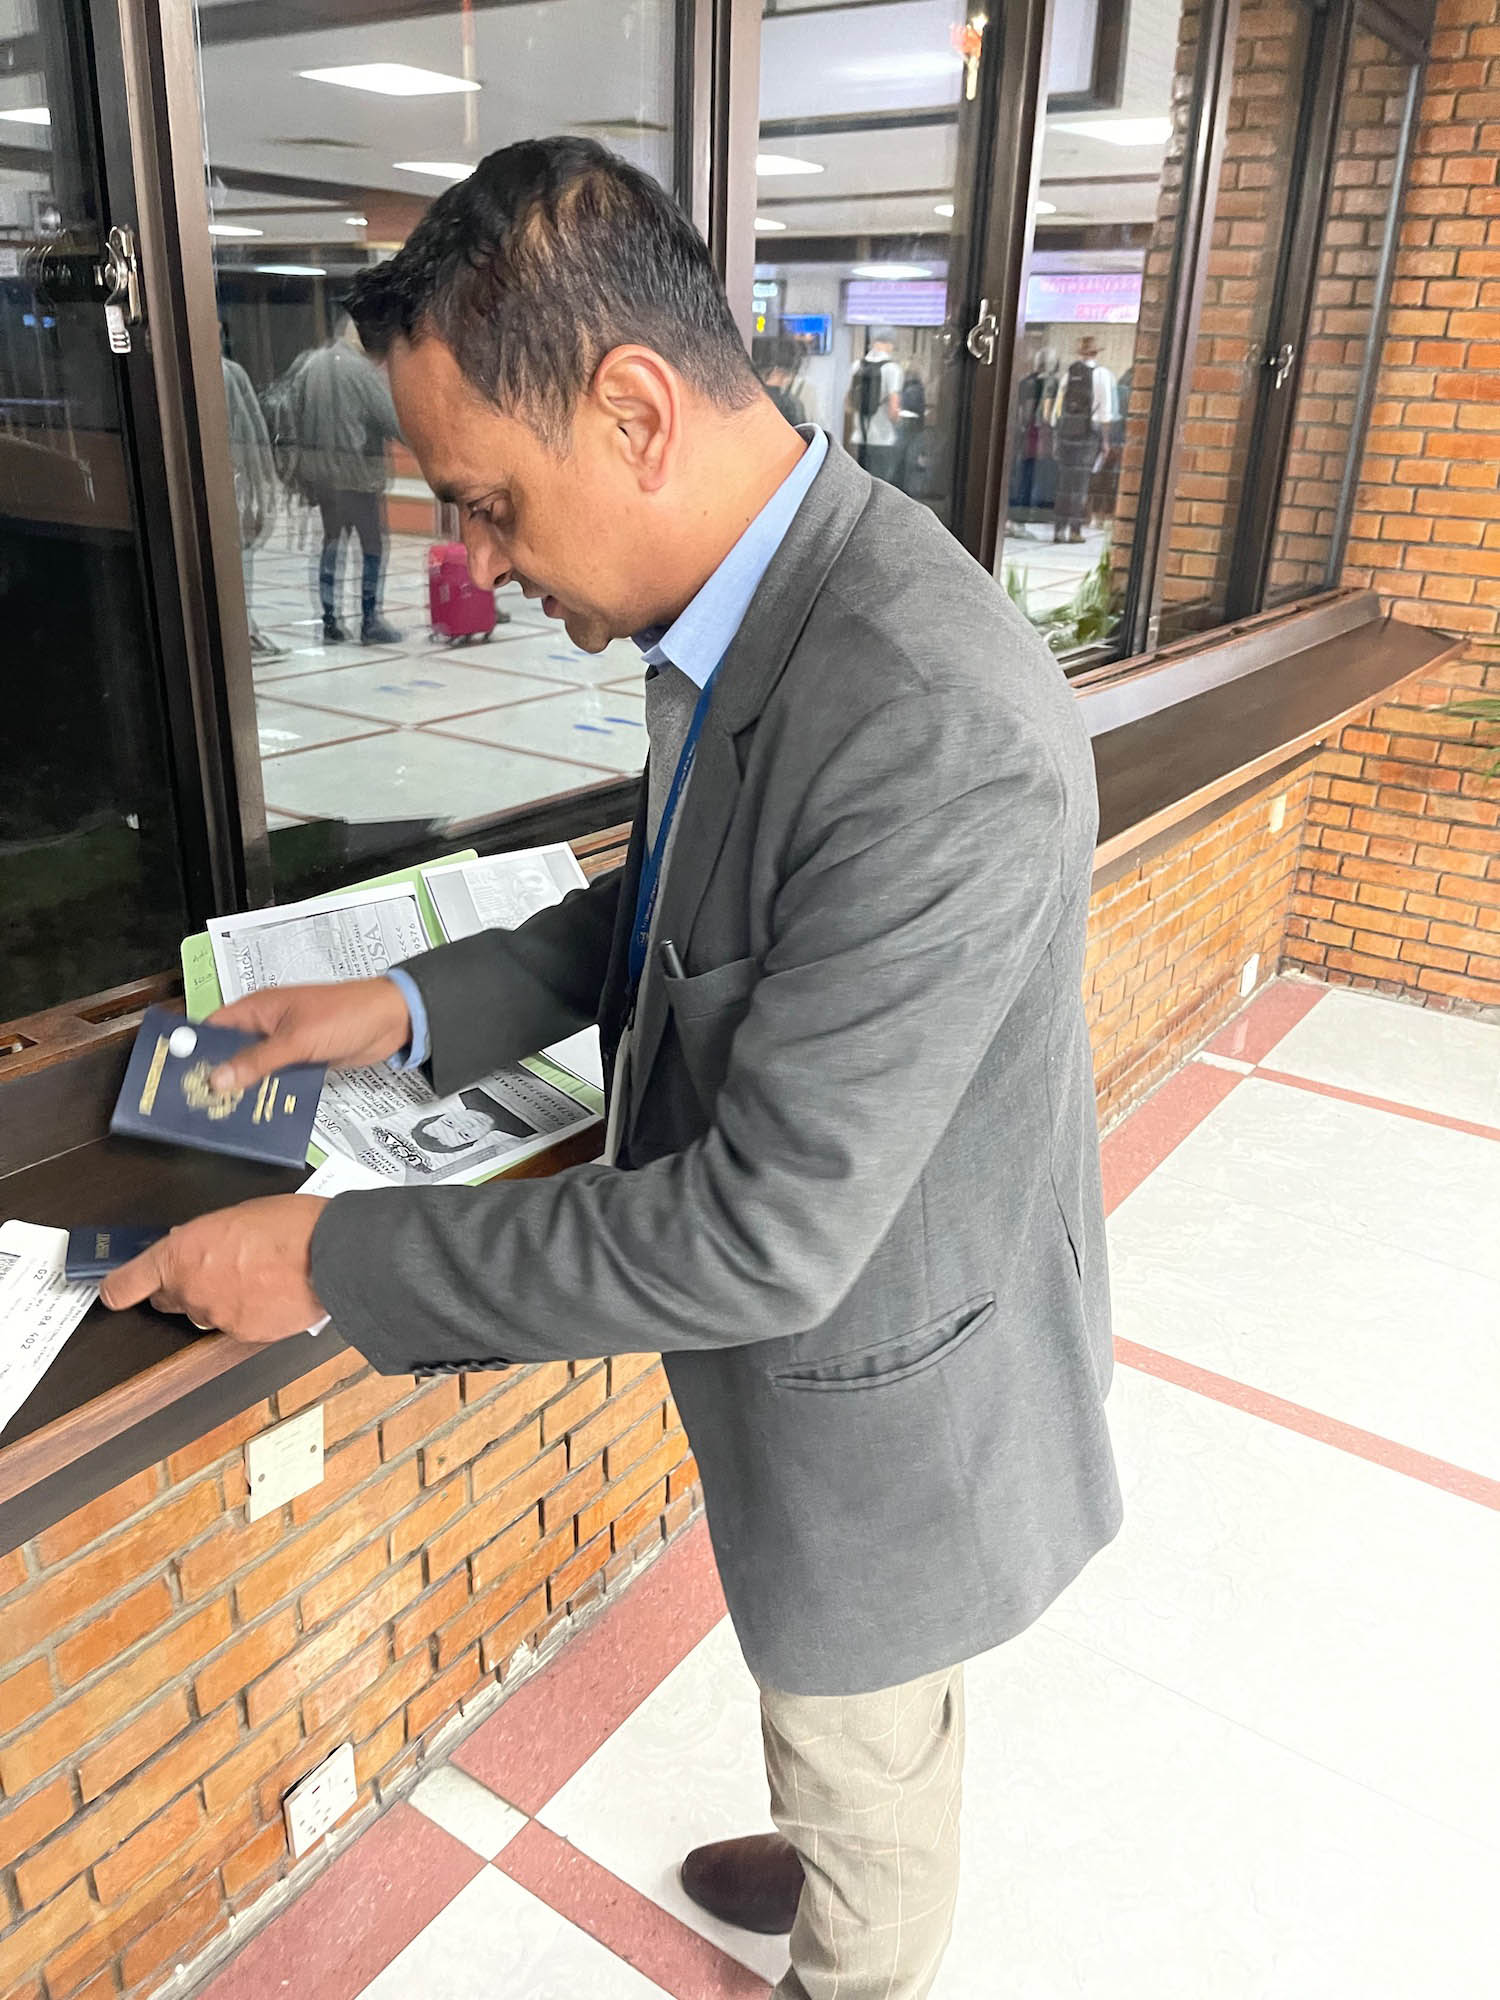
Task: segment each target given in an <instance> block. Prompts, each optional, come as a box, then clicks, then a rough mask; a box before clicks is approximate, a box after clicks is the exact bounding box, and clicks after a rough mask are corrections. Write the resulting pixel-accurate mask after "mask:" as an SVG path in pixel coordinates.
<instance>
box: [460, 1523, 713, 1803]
mask: <svg viewBox="0 0 1500 2000" xmlns="http://www.w3.org/2000/svg"><path fill="white" fill-rule="evenodd" d="M724 1615H725V1607H724V1597H723V1593H722V1591H721V1590H720V1589H719V1576H718V1571H717V1570H716V1569H715V1567H714V1558H713V1550H712V1548H711V1547H710V1545H709V1539H708V1529H707V1528H706V1526H704V1525H703V1523H701V1522H700V1523H699V1525H698V1526H697V1527H696V1528H692V1529H690V1530H689V1532H688V1533H687V1534H686V1535H684V1536H683V1538H682V1539H681V1541H679V1542H676V1543H674V1544H673V1546H672V1547H671V1548H669V1549H668V1550H667V1552H666V1554H665V1555H663V1556H661V1557H659V1558H658V1559H657V1561H656V1562H655V1563H654V1564H653V1565H652V1567H651V1568H650V1570H648V1572H647V1573H646V1575H645V1576H644V1577H642V1578H641V1580H640V1582H639V1583H636V1584H634V1585H633V1586H632V1587H631V1589H630V1590H628V1591H627V1592H626V1593H625V1595H624V1597H622V1598H621V1600H620V1602H619V1603H618V1604H617V1605H616V1606H615V1608H614V1609H613V1610H612V1611H609V1612H606V1613H605V1615H604V1617H603V1618H601V1619H600V1620H599V1622H598V1624H596V1625H594V1626H592V1627H590V1628H589V1630H587V1631H586V1632H583V1633H581V1634H580V1635H579V1637H578V1638H576V1639H574V1640H572V1641H571V1642H570V1643H569V1644H568V1645H567V1646H565V1647H564V1649H563V1650H562V1652H561V1653H559V1655H558V1656H557V1658H556V1659H555V1660H554V1661H553V1662H552V1664H551V1666H549V1667H548V1668H546V1670H545V1671H544V1672H542V1673H540V1674H538V1675H537V1677H536V1679H535V1680H532V1681H527V1682H524V1683H523V1684H522V1685H521V1686H520V1687H518V1688H517V1689H516V1691H515V1693H514V1694H512V1695H511V1696H510V1697H509V1699H508V1700H507V1701H506V1702H505V1703H504V1705H503V1706H502V1707H501V1708H500V1709H499V1710H498V1711H497V1712H496V1714H494V1715H493V1716H491V1718H490V1719H489V1721H488V1722H485V1723H481V1725H480V1726H479V1728H478V1729H476V1730H475V1731H474V1734H473V1735H472V1736H471V1737H469V1739H468V1741H467V1742H465V1743H462V1744H460V1745H459V1747H458V1749H457V1750H456V1751H455V1752H454V1753H453V1762H454V1763H455V1764H456V1765H457V1766H458V1767H459V1769H460V1770H461V1771H467V1772H468V1774H469V1776H470V1777H471V1778H477V1779H478V1780H479V1782H480V1784H482V1785H488V1786H489V1788H490V1790H491V1791H492V1792H498V1793H499V1795H500V1797H501V1798H502V1799H506V1800H508V1801H509V1802H510V1804H511V1805H513V1806H518V1807H519V1808H520V1809H521V1811H522V1812H524V1813H526V1814H527V1815H528V1816H535V1814H537V1813H538V1812H540V1811H541V1809H542V1807H543V1806H544V1805H545V1804H546V1803H547V1801H548V1800H549V1799H550V1798H552V1797H553V1796H554V1794H555V1793H556V1792H557V1791H558V1790H559V1789H560V1788H561V1787H562V1786H563V1785H565V1784H566V1783H567V1781H568V1779H569V1778H571V1777H572V1776H573V1774H574V1773H575V1772H576V1771H580V1770H582V1768H583V1766H584V1765H585V1764H586V1763H587V1762H588V1760H589V1758H590V1757H592V1756H593V1754H594V1752H595V1751H596V1750H597V1749H598V1748H599V1747H600V1745H601V1744H603V1743H605V1742H606V1741H607V1740H608V1739H609V1738H610V1737H611V1736H613V1734H614V1733H615V1731H616V1730H617V1729H618V1728H619V1726H620V1724H621V1723H622V1722H624V1721H625V1719H626V1718H627V1716H629V1715H631V1714H632V1713H633V1712H634V1711H635V1710H636V1709H637V1708H638V1707H639V1706H640V1704H641V1703H642V1702H643V1701H644V1700H645V1699H646V1697H647V1695H648V1694H650V1693H651V1692H652V1690H653V1689H654V1688H656V1687H657V1686H659V1685H660V1683H661V1682H662V1681H664V1680H665V1679H666V1677H667V1675H668V1674H669V1673H671V1671H672V1669H673V1668H674V1667H675V1666H677V1665H678V1664H679V1663H680V1662H681V1661H683V1660H685V1659H686V1658H687V1656H688V1654H689V1653H690V1652H692V1650H693V1648H694V1647H695V1646H696V1645H697V1644H698V1642H699V1640H700V1639H702V1638H704V1637H706V1635H707V1634H708V1633H709V1632H711V1631H712V1630H713V1628H714V1626H715V1625H717V1624H718V1622H719V1620H720V1619H721V1618H722V1617H724Z"/></svg>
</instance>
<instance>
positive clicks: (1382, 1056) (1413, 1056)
mask: <svg viewBox="0 0 1500 2000" xmlns="http://www.w3.org/2000/svg"><path fill="white" fill-rule="evenodd" d="M1496 950H1497V951H1500V933H1497V941H1496ZM1410 1011H1411V1010H1410V1009H1409V1008H1406V1007H1393V1006H1391V1004H1390V1002H1389V1001H1387V1000H1381V999H1378V998H1377V997H1376V996H1375V995H1374V994H1371V993H1346V992H1339V991H1337V990H1335V991H1334V992H1331V993H1329V994H1328V996H1327V997H1326V998H1325V999H1323V1000H1321V1001H1319V1003H1318V1005H1317V1006H1316V1007H1314V1008H1313V1010H1312V1012H1311V1013H1310V1014H1308V1015H1307V1016H1306V1017H1305V1018H1304V1019H1303V1020H1301V1021H1299V1022H1298V1023H1297V1025H1296V1027H1295V1028H1293V1029H1292V1031H1291V1033H1290V1034H1288V1035H1287V1036H1285V1037H1284V1038H1283V1039H1282V1040H1281V1041H1279V1042H1278V1043H1277V1044H1276V1048H1275V1050H1274V1051H1273V1053H1272V1054H1271V1055H1270V1056H1268V1057H1267V1059H1266V1060H1267V1063H1268V1065H1269V1067H1270V1068H1272V1069H1281V1070H1287V1071H1289V1072H1290V1073H1291V1074H1292V1075H1293V1076H1309V1077H1314V1078H1316V1079H1317V1081H1319V1082H1320V1083H1333V1084H1338V1085H1340V1086H1341V1087H1342V1088H1343V1089H1345V1090H1360V1091H1363V1092H1365V1094H1366V1095H1367V1096H1370V1097H1388V1098H1393V1099H1395V1100H1396V1101H1397V1102H1398V1103H1401V1104H1414V1105H1416V1106H1418V1108H1419V1109H1421V1110H1424V1111H1441V1112H1443V1113H1445V1114H1446V1115H1447V1116H1448V1117H1449V1118H1463V1119H1466V1120H1468V1121H1469V1122H1470V1123H1472V1124H1476V1125H1493V1126H1495V1127H1496V1128H1497V1129H1500V1046H1497V1044H1500V1036H1497V1035H1496V1033H1495V1030H1494V1028H1493V1027H1492V1026H1491V1025H1490V1024H1489V1023H1487V1022H1485V1021H1476V1020H1471V1019H1468V1018H1466V1017H1465V1016H1464V1015H1462V1014H1428V1013H1424V1015H1423V1017H1422V1028H1421V1031H1420V1032H1414V1031H1413V1029H1412V1027H1411V1025H1410V1021H1409V1018H1408V1017H1409V1014H1410ZM1493 1215H1494V1211H1493V1210H1492V1211H1491V1216H1492V1219H1493Z"/></svg>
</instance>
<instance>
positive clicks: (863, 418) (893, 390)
mask: <svg viewBox="0 0 1500 2000" xmlns="http://www.w3.org/2000/svg"><path fill="white" fill-rule="evenodd" d="M895 349H896V343H895V341H894V340H893V339H892V337H891V335H890V334H889V333H887V332H886V331H885V330H884V328H881V329H880V330H878V331H877V332H875V333H874V334H872V335H871V337H870V345H869V347H868V349H867V350H866V353H865V357H864V359H863V360H862V361H858V362H856V363H855V365H854V373H853V375H852V376H851V377H850V381H849V396H848V409H849V413H850V415H851V416H852V417H853V419H854V426H853V436H852V439H851V446H852V449H853V452H854V456H855V459H856V460H857V461H858V463H859V464H860V465H862V466H863V467H864V469H865V471H866V472H869V473H873V474H874V476H875V477H876V478H877V479H885V480H890V479H892V478H894V476H895V472H896V461H897V457H898V454H899V451H900V430H899V425H900V422H901V382H902V374H901V364H900V362H899V361H898V360H897V359H896V354H895Z"/></svg>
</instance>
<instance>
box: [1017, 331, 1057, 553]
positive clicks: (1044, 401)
mask: <svg viewBox="0 0 1500 2000" xmlns="http://www.w3.org/2000/svg"><path fill="white" fill-rule="evenodd" d="M1058 383H1059V377H1058V369H1057V354H1056V352H1055V350H1054V349H1052V348H1050V347H1040V348H1038V349H1037V351H1036V353H1035V354H1034V355H1033V356H1032V359H1031V367H1030V369H1029V370H1028V372H1027V373H1026V374H1025V375H1023V376H1022V377H1021V379H1020V381H1019V382H1018V383H1017V384H1016V429H1015V451H1014V456H1013V459H1012V465H1011V476H1010V505H1011V511H1012V513H1013V514H1014V515H1015V516H1016V525H1017V526H1018V527H1022V528H1024V525H1025V517H1026V516H1027V515H1028V514H1029V513H1031V512H1032V510H1034V509H1035V510H1041V509H1046V508H1050V507H1051V506H1052V505H1053V504H1054V502H1055V501H1056V498H1057V467H1056V465H1055V464H1054V463H1053V458H1052V448H1053V446H1052V407H1053V404H1054V403H1055V402H1056V400H1057V391H1058Z"/></svg>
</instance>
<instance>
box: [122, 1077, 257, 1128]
mask: <svg viewBox="0 0 1500 2000" xmlns="http://www.w3.org/2000/svg"><path fill="white" fill-rule="evenodd" d="M210 1075H211V1071H210V1069H209V1066H208V1064H207V1063H206V1062H197V1063H194V1064H193V1066H192V1068H191V1069H185V1070H184V1071H183V1072H182V1101H183V1103H184V1104H185V1105H186V1106H187V1108H188V1109H189V1111H203V1112H206V1113H207V1114H208V1116H209V1118H210V1119H212V1120H214V1121H215V1122H217V1121H218V1120H219V1119H220V1118H229V1117H231V1116H232V1115H233V1113H234V1110H235V1107H236V1106H237V1105H238V1103H239V1101H240V1099H241V1098H242V1097H243V1096H244V1094H245V1093H244V1091H243V1090H215V1089H214V1087H213V1085H212V1084H211V1083H210V1082H209V1076H210ZM152 1095H153V1096H154V1095H155V1092H154V1091H153V1092H152ZM142 1108H143V1109H144V1108H145V1107H144V1104H143V1106H142Z"/></svg>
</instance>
